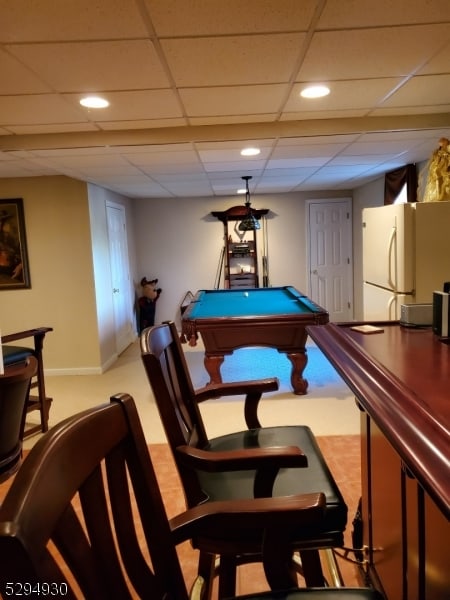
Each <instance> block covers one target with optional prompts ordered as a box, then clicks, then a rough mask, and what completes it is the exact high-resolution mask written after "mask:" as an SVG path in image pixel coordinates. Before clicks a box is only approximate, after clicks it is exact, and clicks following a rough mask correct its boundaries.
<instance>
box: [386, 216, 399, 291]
mask: <svg viewBox="0 0 450 600" xmlns="http://www.w3.org/2000/svg"><path fill="white" fill-rule="evenodd" d="M396 238H397V227H396V226H394V227H393V228H392V230H391V235H390V236H389V242H388V249H387V250H388V282H389V287H390V288H391V289H392V290H393V291H394V292H396V291H397V257H396V256H394V257H393V256H392V254H393V252H395V251H396V249H397V246H396V244H395V241H396ZM393 259H394V260H393ZM392 265H394V269H392ZM393 270H394V273H393V272H392V271H393Z"/></svg>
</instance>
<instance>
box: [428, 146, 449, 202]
mask: <svg viewBox="0 0 450 600" xmlns="http://www.w3.org/2000/svg"><path fill="white" fill-rule="evenodd" d="M443 200H450V142H449V141H448V139H447V138H441V139H440V140H439V148H438V149H437V150H435V151H434V152H433V154H432V156H431V158H430V161H429V163H428V177H427V182H426V186H425V192H424V196H423V201H424V202H441V201H443Z"/></svg>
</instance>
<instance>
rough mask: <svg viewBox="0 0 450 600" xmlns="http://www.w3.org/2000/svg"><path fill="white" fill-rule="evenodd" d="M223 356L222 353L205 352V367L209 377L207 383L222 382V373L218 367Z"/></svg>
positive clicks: (223, 358)
mask: <svg viewBox="0 0 450 600" xmlns="http://www.w3.org/2000/svg"><path fill="white" fill-rule="evenodd" d="M224 360H225V356H224V355H223V354H213V355H210V356H207V355H206V354H205V360H204V364H205V369H206V371H207V373H208V375H209V377H210V381H209V383H222V375H221V374H220V367H221V366H222V363H223V361H224Z"/></svg>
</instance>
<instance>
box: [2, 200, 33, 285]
mask: <svg viewBox="0 0 450 600" xmlns="http://www.w3.org/2000/svg"><path fill="white" fill-rule="evenodd" d="M29 287H31V283H30V272H29V268H28V253H27V240H26V232H25V217H24V212H23V200H22V198H14V199H11V200H9V199H8V200H4V199H0V290H12V289H19V288H29Z"/></svg>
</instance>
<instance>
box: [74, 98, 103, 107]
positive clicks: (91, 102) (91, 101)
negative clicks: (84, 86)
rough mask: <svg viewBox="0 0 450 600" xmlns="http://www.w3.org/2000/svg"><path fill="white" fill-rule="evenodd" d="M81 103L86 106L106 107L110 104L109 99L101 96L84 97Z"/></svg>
mask: <svg viewBox="0 0 450 600" xmlns="http://www.w3.org/2000/svg"><path fill="white" fill-rule="evenodd" d="M80 104H81V106H85V107H86V108H106V107H107V106H109V102H108V100H105V99H104V98H100V97H99V96H87V97H86V98H82V99H81V100H80Z"/></svg>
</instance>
